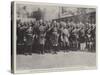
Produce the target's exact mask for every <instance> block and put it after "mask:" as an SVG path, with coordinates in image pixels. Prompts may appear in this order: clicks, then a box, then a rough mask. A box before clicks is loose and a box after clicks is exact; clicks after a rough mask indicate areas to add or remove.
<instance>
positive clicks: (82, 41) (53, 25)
mask: <svg viewBox="0 0 100 75" xmlns="http://www.w3.org/2000/svg"><path fill="white" fill-rule="evenodd" d="M95 45H96V25H95V24H90V23H82V22H78V23H74V22H64V21H59V22H57V21H43V20H42V19H41V20H37V21H34V22H21V20H20V21H18V22H17V51H19V52H20V51H21V52H22V53H23V54H26V55H27V54H32V53H33V52H34V53H40V54H44V53H53V54H57V52H58V51H63V52H68V51H70V50H75V51H76V50H80V51H91V52H95Z"/></svg>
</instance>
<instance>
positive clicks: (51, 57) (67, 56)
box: [16, 51, 96, 70]
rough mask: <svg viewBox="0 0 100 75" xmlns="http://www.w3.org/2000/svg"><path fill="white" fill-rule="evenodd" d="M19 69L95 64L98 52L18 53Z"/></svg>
mask: <svg viewBox="0 0 100 75" xmlns="http://www.w3.org/2000/svg"><path fill="white" fill-rule="evenodd" d="M16 64H17V65H16V68H17V70H29V69H46V68H62V67H75V66H95V65H96V53H93V52H80V51H76V52H75V51H70V52H66V53H64V52H58V53H57V54H47V53H46V54H44V55H42V54H32V55H27V56H26V55H17V57H16Z"/></svg>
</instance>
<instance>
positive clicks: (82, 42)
mask: <svg viewBox="0 0 100 75" xmlns="http://www.w3.org/2000/svg"><path fill="white" fill-rule="evenodd" d="M13 8H14V9H13V10H12V11H13V14H12V16H13V18H12V22H13V24H12V25H13V35H14V36H13V39H14V40H13V46H14V47H13V53H12V56H13V62H14V63H13V64H14V66H13V67H14V68H15V70H16V71H24V70H25V71H26V70H38V69H53V68H56V69H60V68H70V67H78V68H80V67H81V69H82V68H83V69H84V68H85V67H86V68H89V67H90V68H94V67H96V7H91V6H81V5H80V6H77V5H76V6H75V5H66V4H49V3H44V4H42V3H41V4H40V3H27V2H26V3H24V2H18V3H17V2H16V3H15V4H14V6H13Z"/></svg>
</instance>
